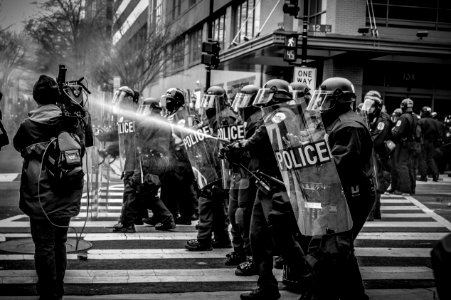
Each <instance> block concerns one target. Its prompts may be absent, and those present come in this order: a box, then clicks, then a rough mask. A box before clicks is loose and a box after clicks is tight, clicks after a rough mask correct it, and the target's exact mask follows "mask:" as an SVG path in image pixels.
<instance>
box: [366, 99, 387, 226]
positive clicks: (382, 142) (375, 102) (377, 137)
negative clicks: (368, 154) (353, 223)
mask: <svg viewBox="0 0 451 300" xmlns="http://www.w3.org/2000/svg"><path fill="white" fill-rule="evenodd" d="M382 106H383V102H382V97H381V94H380V93H379V92H378V91H369V92H367V93H366V94H365V98H364V103H363V107H362V111H363V112H364V113H365V115H366V117H367V121H368V125H369V129H370V132H371V138H372V139H373V143H374V158H375V166H376V172H377V193H376V202H375V205H374V207H373V209H372V210H371V213H370V216H369V217H368V220H373V219H380V218H381V211H380V207H381V201H380V200H381V194H383V193H384V192H385V191H386V190H387V188H388V186H389V185H390V168H389V161H388V160H389V155H390V153H391V151H392V150H393V142H391V140H390V139H391V121H390V116H389V115H388V114H387V113H385V112H383V111H382ZM390 142H391V143H390Z"/></svg>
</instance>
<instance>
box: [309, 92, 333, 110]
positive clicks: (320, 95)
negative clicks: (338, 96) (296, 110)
mask: <svg viewBox="0 0 451 300" xmlns="http://www.w3.org/2000/svg"><path fill="white" fill-rule="evenodd" d="M332 100H333V98H332V92H328V91H320V90H316V91H315V92H313V96H312V99H311V100H310V102H309V104H308V107H307V110H319V111H326V110H328V109H330V108H331V103H332Z"/></svg>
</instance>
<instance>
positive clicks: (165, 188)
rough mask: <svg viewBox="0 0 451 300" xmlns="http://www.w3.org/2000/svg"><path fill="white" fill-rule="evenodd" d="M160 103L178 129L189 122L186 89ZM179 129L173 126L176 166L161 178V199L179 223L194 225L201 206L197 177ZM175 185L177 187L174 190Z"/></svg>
mask: <svg viewBox="0 0 451 300" xmlns="http://www.w3.org/2000/svg"><path fill="white" fill-rule="evenodd" d="M160 102H161V103H162V107H163V108H164V109H165V110H166V111H167V116H166V117H167V119H168V120H169V122H170V123H172V124H175V125H177V126H184V125H185V123H186V122H187V121H188V111H187V110H186V109H185V95H184V93H183V91H182V90H180V89H177V88H170V89H168V90H167V91H166V93H165V94H164V95H163V96H162V97H161V100H160ZM177 126H173V127H172V139H171V144H170V148H169V149H170V157H171V162H172V166H171V168H170V170H168V171H167V172H165V173H164V174H163V175H162V176H160V179H161V183H162V186H161V198H162V200H163V202H164V203H165V204H166V206H167V207H168V208H169V210H170V211H171V213H172V215H173V216H174V218H175V223H176V224H181V225H191V217H192V216H193V214H194V213H195V211H194V208H195V207H196V205H197V204H196V202H197V195H196V193H195V191H194V186H193V183H194V174H193V172H192V170H191V164H190V162H189V160H188V157H187V154H186V151H185V148H184V147H183V143H182V136H181V133H180V130H179V129H178V128H177ZM175 186H176V187H177V188H174V187H175ZM179 214H180V216H179Z"/></svg>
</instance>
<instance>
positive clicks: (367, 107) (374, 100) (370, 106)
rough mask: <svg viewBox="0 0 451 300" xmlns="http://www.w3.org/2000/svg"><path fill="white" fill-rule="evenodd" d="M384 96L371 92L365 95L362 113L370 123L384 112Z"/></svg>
mask: <svg viewBox="0 0 451 300" xmlns="http://www.w3.org/2000/svg"><path fill="white" fill-rule="evenodd" d="M382 105H383V102H382V96H381V94H380V93H379V92H378V91H369V92H367V93H366V94H365V97H364V100H363V106H362V112H363V113H364V114H366V115H367V116H368V117H369V119H370V121H371V120H373V119H374V117H377V116H379V115H380V113H381V110H382Z"/></svg>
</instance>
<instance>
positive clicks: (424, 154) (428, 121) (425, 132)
mask: <svg viewBox="0 0 451 300" xmlns="http://www.w3.org/2000/svg"><path fill="white" fill-rule="evenodd" d="M418 122H419V124H420V126H421V133H422V136H423V147H422V149H421V159H420V165H419V172H420V175H421V180H424V181H426V180H427V175H428V170H429V171H430V172H431V173H432V179H433V180H434V181H437V180H438V175H439V172H438V168H437V165H436V163H435V159H434V157H435V149H436V148H437V147H439V146H440V144H439V143H440V142H441V139H442V136H443V132H442V124H440V122H439V121H437V120H435V119H433V118H431V117H422V118H421V119H420V120H419V121H418Z"/></svg>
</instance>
